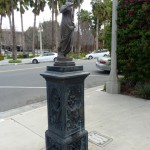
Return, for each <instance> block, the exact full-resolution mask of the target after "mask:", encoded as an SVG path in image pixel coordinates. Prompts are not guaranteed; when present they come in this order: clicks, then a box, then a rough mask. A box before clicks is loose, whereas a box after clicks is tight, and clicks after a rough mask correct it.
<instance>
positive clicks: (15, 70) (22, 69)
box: [0, 66, 46, 72]
mask: <svg viewBox="0 0 150 150" xmlns="http://www.w3.org/2000/svg"><path fill="white" fill-rule="evenodd" d="M39 68H46V66H42V67H34V68H22V69H14V70H2V71H0V72H15V71H20V70H32V69H39Z"/></svg>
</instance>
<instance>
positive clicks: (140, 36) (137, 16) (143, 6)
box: [117, 0, 150, 86]
mask: <svg viewBox="0 0 150 150" xmlns="http://www.w3.org/2000/svg"><path fill="white" fill-rule="evenodd" d="M117 24H118V40H117V44H118V45H117V55H118V67H119V69H121V70H122V71H123V74H124V75H125V79H126V81H127V82H128V83H130V85H131V86H135V85H136V84H137V82H139V81H140V82H142V83H146V82H148V83H150V82H149V81H150V0H119V4H118V20H117Z"/></svg>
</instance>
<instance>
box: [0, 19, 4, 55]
mask: <svg viewBox="0 0 150 150" xmlns="http://www.w3.org/2000/svg"><path fill="white" fill-rule="evenodd" d="M2 20H3V16H1V19H0V54H1V53H2V39H3V36H2Z"/></svg>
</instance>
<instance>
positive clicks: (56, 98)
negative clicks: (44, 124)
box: [49, 88, 62, 130]
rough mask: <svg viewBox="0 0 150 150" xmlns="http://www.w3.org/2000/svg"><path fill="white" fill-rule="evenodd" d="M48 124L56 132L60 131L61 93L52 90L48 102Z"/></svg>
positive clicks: (54, 89)
mask: <svg viewBox="0 0 150 150" xmlns="http://www.w3.org/2000/svg"><path fill="white" fill-rule="evenodd" d="M49 109H50V110H49V123H50V126H52V127H53V128H55V129H57V130H62V100H61V93H60V92H59V91H58V90H57V89H56V88H53V89H52V90H51V97H50V101H49Z"/></svg>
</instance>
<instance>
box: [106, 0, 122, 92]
mask: <svg viewBox="0 0 150 150" xmlns="http://www.w3.org/2000/svg"><path fill="white" fill-rule="evenodd" d="M117 6H118V0H113V8H112V38H111V72H110V75H109V79H108V81H107V82H106V92H108V93H111V94H118V93H120V84H119V81H118V75H117V54H116V51H117Z"/></svg>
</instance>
